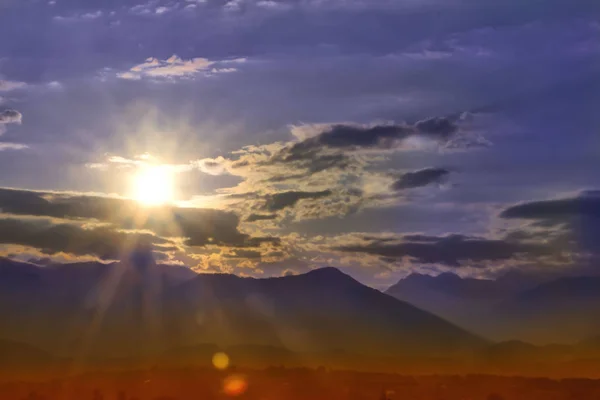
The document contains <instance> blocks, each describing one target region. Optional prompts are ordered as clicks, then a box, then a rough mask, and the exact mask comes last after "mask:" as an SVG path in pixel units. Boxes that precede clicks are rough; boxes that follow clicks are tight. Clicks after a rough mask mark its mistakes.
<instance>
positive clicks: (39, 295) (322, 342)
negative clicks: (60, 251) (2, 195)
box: [0, 256, 485, 360]
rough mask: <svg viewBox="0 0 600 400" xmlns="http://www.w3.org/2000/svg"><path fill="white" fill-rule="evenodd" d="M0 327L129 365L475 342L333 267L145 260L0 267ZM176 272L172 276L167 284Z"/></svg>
mask: <svg viewBox="0 0 600 400" xmlns="http://www.w3.org/2000/svg"><path fill="white" fill-rule="evenodd" d="M0 265H2V267H0V312H1V313H2V316H3V318H2V319H1V320H0V331H1V332H2V333H3V335H4V336H5V337H7V338H18V339H19V341H23V342H27V343H30V344H32V345H34V346H37V347H40V348H42V349H46V350H48V351H49V352H51V353H52V354H56V355H58V356H62V357H74V358H76V359H78V360H80V359H82V358H85V357H90V358H98V357H106V358H111V357H112V358H119V357H139V356H145V357H147V356H153V355H158V354H163V353H164V352H165V351H167V350H168V349H173V348H182V347H185V346H196V345H202V344H207V343H208V344H211V345H217V346H219V347H223V346H229V347H231V346H251V347H249V348H252V346H270V347H271V348H285V349H288V350H290V351H295V352H296V351H303V352H321V351H345V352H349V353H353V354H359V355H360V354H375V355H386V356H395V355H402V356H407V355H414V356H423V357H428V356H441V355H451V354H456V353H457V352H460V351H463V350H471V349H474V348H478V347H479V346H482V345H484V344H485V341H484V340H482V339H481V338H479V337H477V336H475V335H472V334H470V333H468V332H466V331H464V330H462V329H460V328H458V327H456V326H454V325H452V324H450V323H448V322H446V321H444V320H443V319H441V318H439V317H436V316H434V315H432V314H430V313H427V312H425V311H422V310H420V309H418V308H416V307H414V306H412V305H409V304H407V303H405V302H402V301H399V300H397V299H394V298H392V297H390V296H388V295H385V294H383V293H381V292H379V291H377V290H374V289H371V288H369V287H366V286H364V285H362V284H360V283H359V282H357V281H355V280H354V279H352V278H350V277H349V276H347V275H345V274H343V273H341V272H340V271H338V270H336V269H333V268H325V269H321V270H315V271H312V272H309V273H307V274H305V275H298V276H287V277H282V278H271V279H251V278H241V277H237V276H234V275H222V274H215V275H209V274H205V275H195V276H194V277H193V278H192V279H187V278H186V279H185V280H183V281H182V280H181V279H178V278H179V273H180V271H177V273H176V274H173V270H172V268H174V267H171V266H163V265H157V264H155V263H154V262H153V261H152V259H151V258H150V257H137V256H136V257H130V258H127V259H125V260H123V261H121V262H119V263H112V264H102V263H78V264H68V265H51V266H46V267H37V266H34V265H31V264H27V263H17V262H14V261H10V260H6V259H4V260H2V262H0ZM174 276H176V277H174Z"/></svg>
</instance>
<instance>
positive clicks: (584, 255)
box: [500, 190, 600, 264]
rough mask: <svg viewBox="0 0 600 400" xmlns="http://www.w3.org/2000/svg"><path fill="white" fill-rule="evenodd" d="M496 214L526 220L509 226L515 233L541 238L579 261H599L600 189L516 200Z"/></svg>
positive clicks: (536, 239) (534, 239) (540, 239)
mask: <svg viewBox="0 0 600 400" xmlns="http://www.w3.org/2000/svg"><path fill="white" fill-rule="evenodd" d="M500 217H501V218H504V219H509V220H523V221H527V222H528V223H525V224H523V225H521V226H520V227H519V228H518V229H514V230H513V232H512V235H513V236H515V237H520V238H522V239H523V240H530V241H537V242H544V243H546V244H547V245H548V246H551V247H553V248H554V249H556V251H563V252H567V253H569V254H571V255H572V257H573V259H574V261H575V262H578V263H580V264H583V263H586V262H587V263H592V264H597V262H598V261H600V248H598V237H600V190H586V191H582V192H580V193H579V194H578V195H576V196H572V197H565V198H558V199H552V200H541V201H531V202H527V203H521V204H517V205H514V206H511V207H508V208H507V209H505V210H503V211H502V212H501V213H500Z"/></svg>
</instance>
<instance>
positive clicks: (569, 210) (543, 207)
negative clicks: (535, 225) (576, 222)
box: [500, 190, 600, 220]
mask: <svg viewBox="0 0 600 400" xmlns="http://www.w3.org/2000/svg"><path fill="white" fill-rule="evenodd" d="M500 216H501V217H502V218H521V219H535V220H556V219H565V218H571V217H594V218H600V190H590V191H585V192H582V193H581V194H580V195H579V196H577V197H571V198H565V199H555V200H543V201H532V202H528V203H522V204H517V205H515V206H512V207H509V208H507V209H506V210H504V211H502V213H501V214H500Z"/></svg>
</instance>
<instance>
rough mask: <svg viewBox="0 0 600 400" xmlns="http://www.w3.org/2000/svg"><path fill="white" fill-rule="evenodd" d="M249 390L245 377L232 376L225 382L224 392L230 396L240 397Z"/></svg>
mask: <svg viewBox="0 0 600 400" xmlns="http://www.w3.org/2000/svg"><path fill="white" fill-rule="evenodd" d="M246 390H248V380H247V379H246V377H244V376H243V375H230V376H228V377H227V378H226V379H225V381H223V392H224V393H225V394H226V395H228V396H232V397H234V396H240V395H242V394H244V393H246Z"/></svg>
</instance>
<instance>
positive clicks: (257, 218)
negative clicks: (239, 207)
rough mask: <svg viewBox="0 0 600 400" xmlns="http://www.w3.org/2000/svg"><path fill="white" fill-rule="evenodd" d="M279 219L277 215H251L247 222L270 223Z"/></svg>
mask: <svg viewBox="0 0 600 400" xmlns="http://www.w3.org/2000/svg"><path fill="white" fill-rule="evenodd" d="M276 218H277V214H250V215H249V216H248V218H246V222H256V221H270V220H274V219H276Z"/></svg>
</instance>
